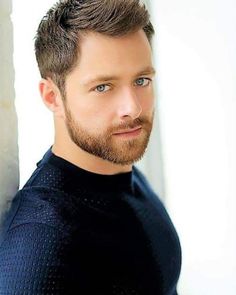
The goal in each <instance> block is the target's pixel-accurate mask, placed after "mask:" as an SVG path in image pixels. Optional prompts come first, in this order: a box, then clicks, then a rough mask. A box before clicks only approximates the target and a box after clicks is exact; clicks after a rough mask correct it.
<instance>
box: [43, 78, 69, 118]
mask: <svg viewBox="0 0 236 295" xmlns="http://www.w3.org/2000/svg"><path fill="white" fill-rule="evenodd" d="M39 92H40V95H41V97H42V100H43V102H44V104H45V105H46V107H47V108H48V109H49V110H50V111H51V112H53V113H54V115H55V116H57V117H64V104H63V101H62V97H61V93H60V90H59V89H58V87H57V86H56V84H55V83H54V82H53V81H52V80H51V79H50V78H47V79H41V80H40V82H39Z"/></svg>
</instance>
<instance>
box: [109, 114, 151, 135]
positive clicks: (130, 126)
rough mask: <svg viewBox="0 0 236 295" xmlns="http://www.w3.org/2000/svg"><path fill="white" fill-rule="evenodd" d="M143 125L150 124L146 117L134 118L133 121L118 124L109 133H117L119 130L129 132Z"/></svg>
mask: <svg viewBox="0 0 236 295" xmlns="http://www.w3.org/2000/svg"><path fill="white" fill-rule="evenodd" d="M145 124H150V120H149V119H147V118H146V117H142V118H136V119H134V120H133V121H127V122H123V123H120V124H119V125H117V126H116V127H113V128H111V133H115V132H119V131H120V130H129V129H133V128H136V127H140V126H143V125H145Z"/></svg>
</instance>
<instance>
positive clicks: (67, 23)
mask: <svg viewBox="0 0 236 295" xmlns="http://www.w3.org/2000/svg"><path fill="white" fill-rule="evenodd" d="M139 29H143V31H144V32H145V34H146V36H147V38H148V40H149V42H150V43H151V40H152V36H153V34H154V28H153V26H152V24H151V22H150V15H149V13H148V11H147V9H146V7H145V5H144V4H143V3H141V2H140V1H139V0H60V1H59V2H57V3H56V4H55V5H54V6H53V7H52V8H51V9H50V10H49V11H48V12H47V14H46V15H45V16H44V17H43V19H42V20H41V22H40V24H39V27H38V30H37V34H36V36H35V55H36V59H37V63H38V67H39V71H40V74H41V77H42V78H45V79H46V78H48V77H49V78H51V79H52V80H53V81H54V83H55V84H56V85H57V86H58V88H59V90H60V91H61V92H62V93H63V94H65V79H66V76H67V75H68V74H69V73H70V72H71V71H72V70H73V68H74V67H75V66H76V64H77V62H78V59H79V52H80V40H81V39H82V37H83V36H84V35H86V33H88V32H91V31H92V32H97V33H101V34H104V35H107V36H114V37H119V36H123V35H126V34H128V33H132V32H136V31H138V30H139Z"/></svg>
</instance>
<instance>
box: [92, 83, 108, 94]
mask: <svg viewBox="0 0 236 295" xmlns="http://www.w3.org/2000/svg"><path fill="white" fill-rule="evenodd" d="M109 89H110V86H109V85H107V84H101V85H98V86H97V87H96V88H95V89H94V90H95V91H96V92H106V91H108V90H109Z"/></svg>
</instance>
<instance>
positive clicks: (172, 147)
mask: <svg viewBox="0 0 236 295" xmlns="http://www.w3.org/2000/svg"><path fill="white" fill-rule="evenodd" d="M148 2H149V3H150V4H151V5H152V6H153V8H152V18H153V22H154V24H155V27H156V32H157V39H156V43H155V60H156V65H157V66H156V67H157V70H158V89H157V92H158V97H157V99H158V102H157V104H158V110H159V112H158V120H157V123H158V122H159V123H158V126H157V129H158V134H161V139H160V138H159V137H158V136H157V133H154V136H153V138H152V140H153V141H152V142H153V144H152V145H151V146H150V152H149V154H148V155H147V157H146V158H145V161H143V162H142V163H141V164H140V165H141V166H142V168H143V169H144V170H145V171H146V173H147V174H149V175H150V178H151V180H152V181H153V183H154V185H155V188H156V190H157V191H158V190H159V191H160V195H161V196H163V197H164V196H165V199H166V205H167V208H168V210H169V212H170V214H171V217H172V219H173V221H174V223H175V225H176V228H177V231H178V233H179V235H180V238H181V242H182V247H183V269H182V274H181V279H180V284H179V294H180V295H222V294H224V295H235V294H236V254H235V249H236V234H235V228H236V216H235V209H236V184H235V183H236V182H235V176H236V153H235V151H236V116H235V115H236V87H235V83H234V82H235V78H236V57H235V56H236V55H235V52H236V50H235V49H236V35H235V28H236V15H235V11H236V9H235V8H236V7H235V4H234V1H233V0H224V1H223V0H218V1H213V0H204V1H203V0H198V1H194V0H188V1H187V0H180V1H174V0H156V1H155V2H154V0H153V1H148ZM52 3H54V1H49V0H44V1H40V2H36V1H30V0H28V1H27V0H21V1H18V0H13V21H14V28H15V35H14V42H15V52H14V62H15V70H16V81H15V89H16V102H17V104H16V105H17V113H18V118H19V147H20V154H19V155H20V163H21V166H20V171H21V185H22V184H24V182H25V180H26V179H27V178H28V177H29V175H30V174H31V172H32V171H33V170H34V168H35V163H36V162H37V161H38V160H40V158H41V156H42V154H43V153H44V152H45V150H46V149H47V148H48V147H49V146H50V145H51V144H52V142H53V122H52V117H51V113H50V112H49V111H47V110H46V108H45V107H44V105H43V104H42V102H41V99H40V97H39V93H38V90H37V87H38V86H37V85H38V80H39V78H40V77H39V74H38V72H37V66H36V62H35V58H34V52H33V37H34V35H35V31H36V28H37V26H38V23H39V21H40V19H41V17H42V16H43V15H44V14H45V12H46V10H47V9H48V8H49V6H51V4H52ZM157 129H156V130H157ZM160 142H162V150H163V163H164V168H163V169H164V177H165V178H164V180H165V182H163V179H162V167H161V163H162V161H161V149H160ZM150 173H151V174H150ZM164 184H165V186H164ZM164 192H165V194H164Z"/></svg>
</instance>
